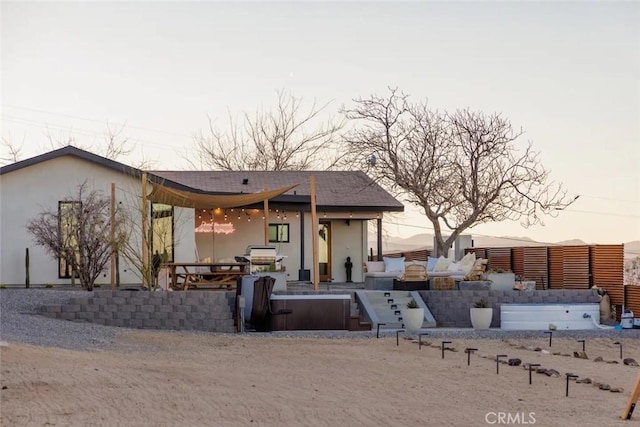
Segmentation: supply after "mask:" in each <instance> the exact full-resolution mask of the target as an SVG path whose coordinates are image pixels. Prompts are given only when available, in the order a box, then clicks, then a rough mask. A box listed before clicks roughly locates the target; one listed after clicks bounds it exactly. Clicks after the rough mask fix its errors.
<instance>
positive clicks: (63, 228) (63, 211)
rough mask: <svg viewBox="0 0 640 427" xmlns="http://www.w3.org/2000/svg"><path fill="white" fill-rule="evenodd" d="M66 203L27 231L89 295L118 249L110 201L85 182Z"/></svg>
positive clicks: (32, 223)
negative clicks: (112, 238) (76, 279)
mask: <svg viewBox="0 0 640 427" xmlns="http://www.w3.org/2000/svg"><path fill="white" fill-rule="evenodd" d="M65 202H67V203H66V204H63V205H61V207H59V208H58V210H53V209H47V210H44V211H43V212H41V213H40V214H39V215H38V216H37V217H35V218H33V219H31V220H30V221H29V223H28V224H27V230H28V231H29V232H30V233H31V234H32V235H33V237H34V241H35V243H36V244H38V245H40V246H43V247H44V248H45V250H46V251H47V253H48V254H49V255H51V257H53V258H54V259H60V260H62V262H64V263H66V265H67V266H68V267H69V269H70V272H71V274H72V275H73V276H77V277H78V278H79V279H80V284H81V285H82V287H83V288H84V289H87V290H89V291H90V290H92V289H93V285H94V282H95V280H96V279H97V278H98V276H99V275H100V273H102V272H103V271H104V270H105V268H106V266H107V263H108V262H109V259H110V256H111V252H112V248H113V247H117V246H118V245H119V242H113V241H112V240H111V233H110V231H111V222H110V221H111V215H110V213H111V212H110V200H109V198H107V197H105V196H104V195H103V194H102V193H101V192H100V191H97V190H92V191H89V190H88V189H87V183H86V181H85V182H84V183H82V184H80V185H79V186H78V188H77V192H76V194H75V196H73V197H68V198H67V199H66V200H65ZM62 206H64V208H63V207H62ZM116 226H118V224H116Z"/></svg>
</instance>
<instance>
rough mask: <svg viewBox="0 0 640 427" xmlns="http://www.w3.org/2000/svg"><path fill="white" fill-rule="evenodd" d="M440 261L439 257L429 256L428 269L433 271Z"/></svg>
mask: <svg viewBox="0 0 640 427" xmlns="http://www.w3.org/2000/svg"><path fill="white" fill-rule="evenodd" d="M437 262H438V258H433V257H429V258H427V271H433V267H435V266H436V263H437Z"/></svg>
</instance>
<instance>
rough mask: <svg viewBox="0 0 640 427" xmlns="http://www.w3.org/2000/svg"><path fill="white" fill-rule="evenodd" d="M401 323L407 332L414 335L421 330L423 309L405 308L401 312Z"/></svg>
mask: <svg viewBox="0 0 640 427" xmlns="http://www.w3.org/2000/svg"><path fill="white" fill-rule="evenodd" d="M402 321H403V323H404V328H405V329H406V330H407V332H411V333H416V332H418V331H420V329H422V322H424V308H405V309H403V310H402Z"/></svg>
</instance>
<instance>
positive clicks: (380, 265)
mask: <svg viewBox="0 0 640 427" xmlns="http://www.w3.org/2000/svg"><path fill="white" fill-rule="evenodd" d="M365 264H366V265H367V273H382V272H383V271H384V262H382V261H366V262H365Z"/></svg>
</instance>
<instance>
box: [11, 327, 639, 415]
mask: <svg viewBox="0 0 640 427" xmlns="http://www.w3.org/2000/svg"><path fill="white" fill-rule="evenodd" d="M451 341H453V342H452V343H451V344H448V346H450V347H452V348H454V349H456V350H457V351H455V352H454V351H446V352H445V358H444V359H442V356H441V351H440V348H439V346H440V341H434V342H432V345H431V346H426V347H425V346H423V347H422V349H420V350H419V349H418V345H417V343H416V342H414V341H411V340H407V339H401V341H400V346H396V340H395V337H393V338H381V339H375V338H372V339H309V338H279V337H272V336H222V335H206V334H205V335H195V334H183V333H177V332H144V331H140V332H138V331H133V332H128V333H126V334H123V335H122V336H120V337H119V338H118V342H116V346H115V347H114V349H111V350H105V351H91V352H89V351H70V350H63V349H58V348H49V347H34V346H28V345H22V344H13V343H9V345H8V346H3V347H2V348H1V349H0V356H1V360H0V364H1V381H0V382H1V385H2V390H1V398H2V399H1V404H2V406H1V408H0V410H1V418H0V421H1V424H2V426H22V425H26V426H32V425H33V426H43V425H57V426H76V425H79V426H84V425H99V426H102V425H104V426H247V425H261V426H283V425H284V426H302V425H304V426H307V425H318V426H328V425H331V426H485V425H506V424H510V425H537V426H615V425H640V412H639V413H637V414H635V417H633V418H632V420H631V421H622V420H621V419H620V414H621V412H622V410H623V408H624V406H625V403H626V401H627V399H628V396H629V393H630V391H631V389H632V388H633V386H634V384H635V382H636V378H637V377H638V374H639V373H640V368H638V367H631V366H625V365H623V364H622V363H621V360H620V359H619V347H618V345H614V344H613V341H614V340H609V339H591V340H587V343H586V352H587V354H588V356H589V359H588V360H583V359H577V358H574V357H566V356H562V355H553V354H552V353H553V352H560V353H565V354H573V351H575V350H581V349H582V344H581V343H578V342H576V340H573V339H564V340H563V339H556V340H554V342H553V347H552V348H549V347H548V342H547V341H546V340H545V339H544V338H541V339H539V340H508V341H497V340H474V341H471V340H467V341H464V340H451ZM521 346H524V347H527V348H526V349H523V348H522V347H521ZM466 347H475V348H478V351H477V352H475V353H473V354H472V355H471V364H470V366H467V355H466V354H465V353H464V349H465V348H466ZM534 347H539V348H540V349H542V350H544V351H533V348H534ZM547 351H548V353H547ZM496 354H507V355H508V356H509V357H510V358H513V357H518V358H520V359H522V361H523V363H539V364H541V365H542V366H543V367H545V368H553V369H555V370H557V371H558V372H559V373H560V375H561V376H560V377H559V378H554V377H548V376H546V375H544V374H536V373H534V374H533V378H532V384H531V385H529V374H528V371H526V370H524V369H523V368H522V367H512V366H507V365H500V373H499V375H498V374H496V363H495V361H493V360H491V359H490V358H483V357H482V356H488V357H489V356H491V357H493V356H495V355H496ZM596 356H601V357H602V358H604V360H605V361H604V362H599V363H598V362H594V361H593V359H594V358H595V357H596ZM624 356H625V357H633V358H635V359H636V360H639V361H640V343H639V342H638V341H637V340H626V341H625V342H624ZM612 360H616V361H618V362H620V363H618V364H612V363H606V361H612ZM567 372H571V373H575V374H577V375H579V376H580V377H581V378H582V377H590V378H591V379H593V380H594V381H598V382H604V383H607V384H609V385H611V386H612V387H622V388H624V392H622V393H612V392H609V391H602V390H599V389H598V388H597V387H594V386H593V385H588V384H576V383H574V382H572V383H571V384H570V389H569V397H566V396H565V386H566V382H565V373H567Z"/></svg>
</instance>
